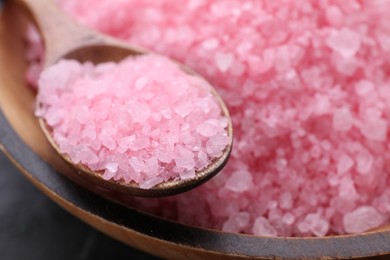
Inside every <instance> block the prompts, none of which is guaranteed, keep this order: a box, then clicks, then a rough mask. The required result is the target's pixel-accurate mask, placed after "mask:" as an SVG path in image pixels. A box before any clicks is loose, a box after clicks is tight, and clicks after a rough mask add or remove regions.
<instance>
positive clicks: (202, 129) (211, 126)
mask: <svg viewBox="0 0 390 260" xmlns="http://www.w3.org/2000/svg"><path fill="white" fill-rule="evenodd" d="M196 131H197V132H198V133H199V134H201V135H202V136H205V137H212V136H215V135H216V134H218V133H221V132H223V128H222V126H221V124H220V122H218V121H216V120H215V119H209V120H206V121H205V122H203V123H202V124H200V125H199V126H197V127H196Z"/></svg>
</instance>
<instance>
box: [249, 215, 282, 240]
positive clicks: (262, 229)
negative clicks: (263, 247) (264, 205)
mask: <svg viewBox="0 0 390 260" xmlns="http://www.w3.org/2000/svg"><path fill="white" fill-rule="evenodd" d="M252 232H253V234H255V235H257V236H267V237H274V236H277V231H276V229H275V228H274V227H273V226H272V225H271V224H270V223H269V222H268V220H267V219H266V218H264V217H258V218H256V220H255V223H254V225H253V231H252Z"/></svg>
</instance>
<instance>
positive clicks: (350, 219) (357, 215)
mask: <svg viewBox="0 0 390 260" xmlns="http://www.w3.org/2000/svg"><path fill="white" fill-rule="evenodd" d="M384 220H385V218H384V216H382V215H381V214H380V213H379V212H378V211H377V210H376V209H375V208H373V207H370V206H361V207H359V208H357V209H355V210H354V211H351V212H348V213H347V214H345V216H344V218H343V224H344V228H345V232H347V233H361V232H365V231H368V230H370V229H373V228H376V227H379V226H380V225H381V224H382V223H383V221H384Z"/></svg>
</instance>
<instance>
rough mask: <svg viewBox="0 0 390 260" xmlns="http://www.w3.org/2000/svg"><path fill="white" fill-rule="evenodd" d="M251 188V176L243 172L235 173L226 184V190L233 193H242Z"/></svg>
mask: <svg viewBox="0 0 390 260" xmlns="http://www.w3.org/2000/svg"><path fill="white" fill-rule="evenodd" d="M252 186H253V179H252V175H251V174H250V173H249V172H248V171H245V170H239V171H236V172H235V173H233V174H232V176H230V178H229V179H228V180H227V182H226V189H228V190H231V191H234V192H244V191H247V190H249V189H251V188H252Z"/></svg>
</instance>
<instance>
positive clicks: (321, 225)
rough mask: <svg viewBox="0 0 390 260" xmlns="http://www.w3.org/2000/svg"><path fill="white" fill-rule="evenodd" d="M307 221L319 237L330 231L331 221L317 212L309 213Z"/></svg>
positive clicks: (310, 228) (308, 225)
mask: <svg viewBox="0 0 390 260" xmlns="http://www.w3.org/2000/svg"><path fill="white" fill-rule="evenodd" d="M305 222H306V225H307V227H308V228H309V230H310V231H311V232H312V233H313V234H314V235H316V236H317V237H323V236H325V235H326V234H327V233H328V230H329V222H328V221H326V220H325V219H323V218H322V217H321V216H320V215H319V214H317V213H311V214H308V215H307V216H306V217H305Z"/></svg>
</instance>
